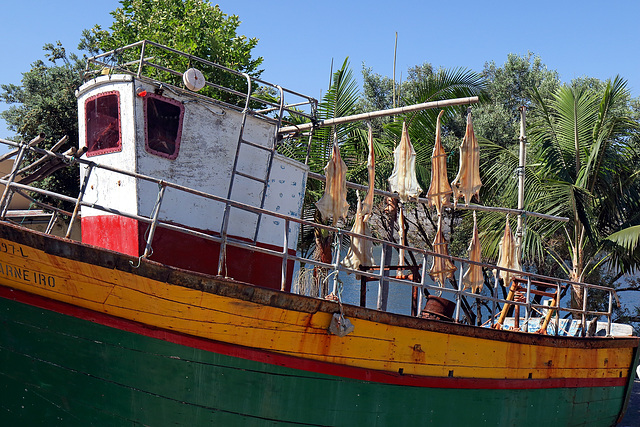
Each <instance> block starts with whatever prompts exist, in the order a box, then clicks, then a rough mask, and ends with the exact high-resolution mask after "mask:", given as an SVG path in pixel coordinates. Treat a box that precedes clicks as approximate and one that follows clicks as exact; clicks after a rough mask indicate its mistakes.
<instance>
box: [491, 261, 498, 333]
mask: <svg viewBox="0 0 640 427" xmlns="http://www.w3.org/2000/svg"><path fill="white" fill-rule="evenodd" d="M499 274H500V270H496V272H495V273H494V275H493V287H492V288H491V294H492V296H493V300H492V304H491V327H492V328H493V327H494V326H495V324H496V308H497V307H498V281H499V279H498V276H499Z"/></svg>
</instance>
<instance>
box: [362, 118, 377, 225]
mask: <svg viewBox="0 0 640 427" xmlns="http://www.w3.org/2000/svg"><path fill="white" fill-rule="evenodd" d="M367 126H368V127H369V138H368V139H369V157H368V158H367V172H368V174H369V189H368V190H367V195H366V196H365V198H364V201H363V202H362V217H363V220H364V222H368V221H369V218H371V214H372V213H373V194H374V188H375V180H376V157H375V153H374V152H373V129H372V128H371V123H367ZM358 200H360V198H358Z"/></svg>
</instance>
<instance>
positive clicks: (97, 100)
mask: <svg viewBox="0 0 640 427" xmlns="http://www.w3.org/2000/svg"><path fill="white" fill-rule="evenodd" d="M84 107H85V121H86V129H87V156H97V155H98V154H105V153H113V152H115V151H122V132H121V130H120V94H119V93H118V92H117V91H112V92H105V93H101V94H99V95H95V96H92V97H91V98H89V99H87V101H86V102H85V104H84Z"/></svg>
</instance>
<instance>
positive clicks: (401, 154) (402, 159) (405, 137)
mask: <svg viewBox="0 0 640 427" xmlns="http://www.w3.org/2000/svg"><path fill="white" fill-rule="evenodd" d="M389 186H390V188H391V191H392V192H396V193H398V198H399V199H400V201H401V202H407V201H409V199H415V198H417V197H418V195H420V193H421V192H422V188H420V185H419V184H418V178H417V177H416V152H415V150H414V149H413V145H411V140H410V139H409V133H408V132H407V122H403V123H402V136H401V137H400V143H399V144H398V146H397V147H396V148H395V150H393V172H392V173H391V176H390V177H389Z"/></svg>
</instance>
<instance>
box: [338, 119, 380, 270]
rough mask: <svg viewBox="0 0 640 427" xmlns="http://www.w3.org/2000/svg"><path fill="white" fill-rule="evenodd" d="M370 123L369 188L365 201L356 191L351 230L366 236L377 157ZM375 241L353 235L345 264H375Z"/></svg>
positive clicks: (368, 234) (369, 231) (367, 234)
mask: <svg viewBox="0 0 640 427" xmlns="http://www.w3.org/2000/svg"><path fill="white" fill-rule="evenodd" d="M368 125H369V158H368V161H367V170H368V172H369V189H368V191H367V195H366V197H365V198H364V201H363V202H360V193H359V192H358V191H356V195H357V197H358V207H357V210H356V216H355V219H354V222H353V227H352V228H351V232H353V233H358V234H362V235H365V236H371V229H370V228H369V224H367V222H368V221H369V218H371V213H372V211H373V193H374V187H375V177H376V171H375V157H374V153H373V132H372V128H371V124H370V123H368ZM374 262H375V261H374V259H373V243H372V242H371V240H369V239H364V238H361V237H355V236H352V237H351V246H350V247H349V252H348V253H347V256H346V257H345V259H344V261H343V265H344V266H345V267H347V268H353V269H358V268H359V267H360V266H361V265H373V264H374ZM356 278H358V276H356Z"/></svg>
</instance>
